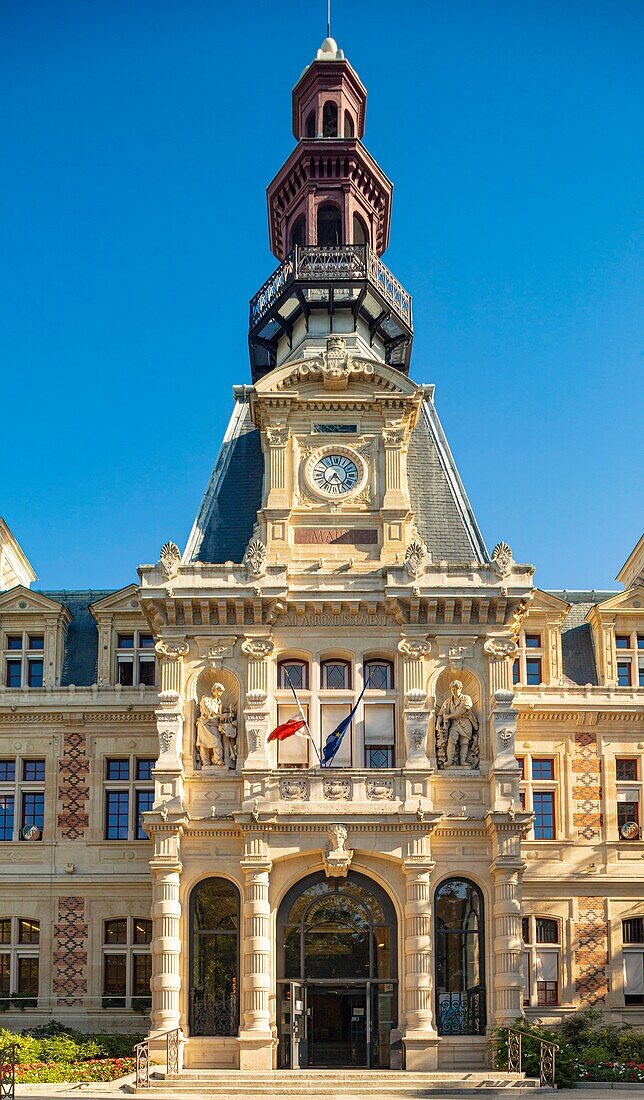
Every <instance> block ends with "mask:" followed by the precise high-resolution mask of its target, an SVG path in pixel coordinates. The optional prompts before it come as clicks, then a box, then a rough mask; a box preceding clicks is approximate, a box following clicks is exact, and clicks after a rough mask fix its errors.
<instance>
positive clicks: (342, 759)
mask: <svg viewBox="0 0 644 1100" xmlns="http://www.w3.org/2000/svg"><path fill="white" fill-rule="evenodd" d="M351 706H352V704H351V703H322V704H321V706H320V745H321V748H322V749H323V748H324V746H325V745H326V739H327V737H328V736H329V734H330V733H333V730H334V729H336V727H337V726H339V724H340V722H341V721H342V719H343V718H346V717H347V715H348V714H349V712H350V710H351ZM351 743H352V726H349V727H348V729H347V730H346V731H345V733H344V736H343V738H342V740H341V742H340V747H339V749H338V751H337V752H336V754H335V756H334V757H333V762H332V764H331V765H330V766H331V767H333V768H350V767H351V759H352V752H351Z"/></svg>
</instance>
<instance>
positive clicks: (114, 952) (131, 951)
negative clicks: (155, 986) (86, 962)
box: [101, 916, 154, 1010]
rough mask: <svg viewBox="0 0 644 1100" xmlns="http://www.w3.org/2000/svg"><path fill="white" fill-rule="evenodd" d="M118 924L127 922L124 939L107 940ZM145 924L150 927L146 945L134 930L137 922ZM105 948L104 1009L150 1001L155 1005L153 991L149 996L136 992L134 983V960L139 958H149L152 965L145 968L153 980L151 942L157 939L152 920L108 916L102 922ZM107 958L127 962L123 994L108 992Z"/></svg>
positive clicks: (124, 1007)
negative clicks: (110, 926) (108, 931)
mask: <svg viewBox="0 0 644 1100" xmlns="http://www.w3.org/2000/svg"><path fill="white" fill-rule="evenodd" d="M117 921H124V922H125V926H126V927H125V940H117V941H111V942H110V941H108V938H107V930H108V926H109V925H110V924H115V923H116V922H117ZM139 921H141V922H145V923H146V924H147V925H149V939H148V940H146V941H145V942H142V941H141V940H137V938H136V932H135V927H136V924H137V922H139ZM102 933H103V934H102V946H101V957H102V965H101V991H102V1007H103V1008H107V1009H119V1010H122V1009H131V1008H132V1002H133V1001H149V1003H150V1004H151V1003H152V992H151V990H150V989H149V986H148V992H147V993H141V992H139V991H136V990H135V988H134V984H135V981H136V976H137V975H136V966H135V959H136V958H137V957H138V956H143V957H145V958H148V959H149V960H150V961H149V965H146V969H147V970H149V972H150V979H151V978H152V940H153V938H154V925H153V921H152V918H151V917H123V916H118V917H106V918H105V919H104V920H103V922H102ZM108 959H119V960H120V959H124V960H125V980H124V987H125V991H124V992H123V993H120V992H118V993H111V992H107V981H106V979H107V965H108Z"/></svg>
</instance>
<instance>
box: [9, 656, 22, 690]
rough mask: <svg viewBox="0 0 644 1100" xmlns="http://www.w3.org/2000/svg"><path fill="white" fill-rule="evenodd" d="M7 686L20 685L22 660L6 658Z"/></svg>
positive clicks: (15, 686)
mask: <svg viewBox="0 0 644 1100" xmlns="http://www.w3.org/2000/svg"><path fill="white" fill-rule="evenodd" d="M7 687H8V688H19V687H22V661H20V660H17V661H16V660H15V659H14V658H7Z"/></svg>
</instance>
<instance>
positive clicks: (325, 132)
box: [322, 99, 338, 138]
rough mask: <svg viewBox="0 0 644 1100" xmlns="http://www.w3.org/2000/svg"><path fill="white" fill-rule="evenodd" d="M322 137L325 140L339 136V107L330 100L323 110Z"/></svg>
mask: <svg viewBox="0 0 644 1100" xmlns="http://www.w3.org/2000/svg"><path fill="white" fill-rule="evenodd" d="M322 136H323V137H325V138H334V137H337V136H338V105H337V103H333V101H332V100H330V99H328V100H327V101H326V103H325V104H324V107H323V108H322Z"/></svg>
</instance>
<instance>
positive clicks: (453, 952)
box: [434, 878, 485, 1035]
mask: <svg viewBox="0 0 644 1100" xmlns="http://www.w3.org/2000/svg"><path fill="white" fill-rule="evenodd" d="M434 913H435V920H436V1019H437V1024H438V1033H439V1035H484V1034H485V929H484V923H483V895H482V893H481V891H480V890H479V888H478V886H476V885H475V883H473V882H471V881H470V880H469V879H466V878H450V879H447V880H446V881H445V882H442V883H441V884H440V886H439V887H438V888H437V890H436V896H435V899H434Z"/></svg>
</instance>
